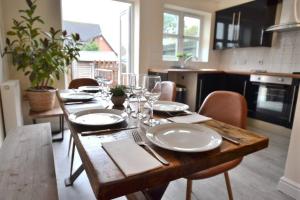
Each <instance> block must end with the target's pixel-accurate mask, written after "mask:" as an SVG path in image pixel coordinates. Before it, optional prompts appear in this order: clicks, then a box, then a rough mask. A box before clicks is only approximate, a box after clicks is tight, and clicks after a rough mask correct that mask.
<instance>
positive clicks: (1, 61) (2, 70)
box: [0, 1, 8, 147]
mask: <svg viewBox="0 0 300 200" xmlns="http://www.w3.org/2000/svg"><path fill="white" fill-rule="evenodd" d="M2 19H3V6H2V1H0V49H1V52H2V49H3V46H4V24H3V20H2ZM5 63H6V59H5V58H2V57H1V56H0V83H2V82H4V81H6V80H7V79H8V69H7V65H6V64H5ZM1 113H2V108H1V104H0V147H1V145H2V142H3V140H4V129H3V119H2V114H1Z"/></svg>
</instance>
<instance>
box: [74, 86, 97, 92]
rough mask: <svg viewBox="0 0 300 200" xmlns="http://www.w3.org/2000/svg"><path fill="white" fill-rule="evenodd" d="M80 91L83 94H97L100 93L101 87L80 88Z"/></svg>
mask: <svg viewBox="0 0 300 200" xmlns="http://www.w3.org/2000/svg"><path fill="white" fill-rule="evenodd" d="M78 89H79V90H80V91H83V92H90V93H97V92H99V91H100V89H101V87H100V86H80V87H79V88H78Z"/></svg>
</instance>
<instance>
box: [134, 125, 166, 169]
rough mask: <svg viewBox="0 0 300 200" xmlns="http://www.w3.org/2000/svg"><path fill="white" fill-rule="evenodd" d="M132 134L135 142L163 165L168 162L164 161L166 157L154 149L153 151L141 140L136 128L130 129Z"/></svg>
mask: <svg viewBox="0 0 300 200" xmlns="http://www.w3.org/2000/svg"><path fill="white" fill-rule="evenodd" d="M132 136H133V139H134V141H135V143H136V144H138V145H140V146H144V147H145V148H147V149H148V150H149V151H150V152H151V153H152V154H153V155H154V157H155V158H156V159H157V160H159V161H160V162H161V163H162V164H164V165H169V164H170V163H169V162H168V161H166V159H164V158H163V157H161V156H160V155H159V154H158V153H156V151H154V150H153V149H152V148H151V147H150V146H149V145H148V144H147V143H146V142H145V141H143V139H142V138H141V136H140V134H139V133H138V131H136V130H134V131H132Z"/></svg>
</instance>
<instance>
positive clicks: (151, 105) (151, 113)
mask: <svg viewBox="0 0 300 200" xmlns="http://www.w3.org/2000/svg"><path fill="white" fill-rule="evenodd" d="M152 120H153V102H151V103H150V120H149V121H152Z"/></svg>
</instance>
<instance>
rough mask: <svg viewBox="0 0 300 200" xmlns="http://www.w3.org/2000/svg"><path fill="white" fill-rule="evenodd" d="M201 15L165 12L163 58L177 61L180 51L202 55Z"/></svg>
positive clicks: (190, 54)
mask: <svg viewBox="0 0 300 200" xmlns="http://www.w3.org/2000/svg"><path fill="white" fill-rule="evenodd" d="M201 31H202V30H201V16H196V15H191V14H187V13H184V12H179V11H171V10H167V11H165V12H164V24H163V41H162V44H163V60H166V61H177V60H178V59H177V54H178V53H185V54H186V55H188V56H193V57H194V58H196V59H198V58H199V57H200V50H201V48H200V38H201Z"/></svg>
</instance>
